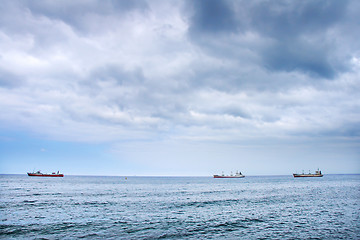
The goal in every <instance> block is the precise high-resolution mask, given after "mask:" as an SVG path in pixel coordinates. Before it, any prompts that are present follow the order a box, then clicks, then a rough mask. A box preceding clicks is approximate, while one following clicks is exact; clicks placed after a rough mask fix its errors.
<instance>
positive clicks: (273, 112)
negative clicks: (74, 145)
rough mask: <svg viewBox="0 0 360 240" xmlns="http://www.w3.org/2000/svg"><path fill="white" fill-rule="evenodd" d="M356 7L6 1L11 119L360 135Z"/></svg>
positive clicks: (42, 126) (200, 132)
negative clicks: (354, 21)
mask: <svg viewBox="0 0 360 240" xmlns="http://www.w3.org/2000/svg"><path fill="white" fill-rule="evenodd" d="M354 4H355V5H356V3H354V2H353V1H343V2H323V1H316V2H313V1H295V2H289V1H280V2H276V3H271V4H270V3H268V2H264V1H254V2H251V3H250V2H247V1H239V2H238V1H206V2H194V1H189V2H182V1H174V2H171V3H169V2H167V1H159V2H154V1H148V2H147V1H132V2H131V3H126V2H122V1H121V2H117V1H114V2H112V1H108V2H106V3H102V2H98V1H90V2H82V1H80V2H75V3H73V2H52V1H42V2H32V1H5V2H4V4H3V5H2V7H1V9H0V10H1V14H0V15H1V17H0V18H1V24H0V38H1V40H2V41H1V44H0V50H1V51H0V52H1V58H0V69H1V70H0V100H1V101H0V107H1V109H3V112H6V114H3V115H1V116H0V122H1V123H2V125H3V126H7V127H9V128H12V129H17V128H22V129H27V130H28V131H30V132H35V133H37V134H39V135H42V136H47V137H49V138H52V139H61V140H68V141H95V142H96V141H105V142H106V141H113V142H116V141H126V140H130V141H136V140H138V141H151V140H154V139H156V140H157V141H160V140H164V139H171V140H174V141H175V140H176V141H190V140H191V141H222V142H239V141H244V139H253V138H258V139H262V137H267V138H278V137H279V138H296V137H299V136H305V137H310V136H316V137H318V136H324V137H326V138H328V137H329V136H333V137H336V138H337V137H348V138H353V139H355V138H357V137H358V136H359V135H358V134H359V131H358V129H359V120H358V119H360V116H359V114H360V113H359V111H358V110H357V109H359V105H360V103H359V101H358V100H357V92H358V91H355V89H359V82H358V76H359V72H360V66H359V64H357V62H358V61H357V60H356V59H359V57H360V53H359V51H358V50H357V49H358V47H359V44H358V43H357V38H356V37H355V36H357V33H356V32H360V31H357V30H359V29H358V26H357V25H356V24H354V23H353V20H354V19H356V18H355V17H354V16H355V15H356V13H358V12H357V11H356V9H354V7H351V6H353V5H354ZM189 9H190V10H189ZM350 30H351V31H354V33H352V32H349V31H350ZM348 32H349V35H347V34H344V33H348ZM15 119H16V121H15ZM339 129H341V130H339ZM159 139H160V140H159Z"/></svg>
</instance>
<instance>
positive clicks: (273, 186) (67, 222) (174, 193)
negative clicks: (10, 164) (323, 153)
mask: <svg viewBox="0 0 360 240" xmlns="http://www.w3.org/2000/svg"><path fill="white" fill-rule="evenodd" d="M0 196H1V197H0V238H3V239H36V238H43V239H60V238H61V239H64V238H65V239H77V238H86V239H267V238H277V239H279V238H281V239H329V238H330V239H331V238H333V239H334V238H336V239H360V214H359V213H360V175H325V176H324V177H323V178H296V179H295V178H293V177H292V176H261V177H246V178H243V179H213V178H210V177H127V179H125V177H84V176H82V177H80V176H65V177H64V178H37V177H28V176H26V175H0Z"/></svg>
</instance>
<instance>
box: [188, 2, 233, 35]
mask: <svg viewBox="0 0 360 240" xmlns="http://www.w3.org/2000/svg"><path fill="white" fill-rule="evenodd" d="M191 3H193V4H194V10H195V14H194V15H193V16H192V25H191V30H190V31H192V32H193V33H194V34H196V32H198V31H200V32H205V33H206V32H208V33H217V32H229V31H230V32H232V31H235V30H236V29H237V25H238V23H237V22H236V19H235V13H234V12H233V11H232V9H231V6H230V5H229V4H228V2H227V1H217V0H208V1H191Z"/></svg>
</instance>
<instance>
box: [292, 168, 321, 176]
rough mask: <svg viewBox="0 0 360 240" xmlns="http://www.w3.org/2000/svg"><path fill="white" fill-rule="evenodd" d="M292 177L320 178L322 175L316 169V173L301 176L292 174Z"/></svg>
mask: <svg viewBox="0 0 360 240" xmlns="http://www.w3.org/2000/svg"><path fill="white" fill-rule="evenodd" d="M293 176H294V177H322V176H323V174H322V173H321V171H320V170H319V169H318V170H317V171H315V173H310V172H309V173H302V174H297V173H293Z"/></svg>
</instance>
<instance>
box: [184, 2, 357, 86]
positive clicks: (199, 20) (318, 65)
mask: <svg viewBox="0 0 360 240" xmlns="http://www.w3.org/2000/svg"><path fill="white" fill-rule="evenodd" d="M191 3H192V4H193V9H194V10H193V16H192V17H190V31H189V34H190V36H191V39H192V40H193V42H195V43H198V44H199V45H200V46H202V47H206V48H207V50H208V51H210V52H212V53H213V54H216V55H222V56H223V57H227V56H231V57H234V56H232V54H234V53H236V52H237V49H236V48H242V49H244V48H245V49H248V50H249V51H252V52H255V53H256V54H258V55H259V57H260V59H261V60H262V61H261V62H262V64H263V66H264V67H265V68H267V69H268V70H270V71H287V72H291V71H298V72H303V73H305V74H310V75H314V76H318V77H322V78H327V79H331V78H334V77H335V76H336V74H338V73H339V72H342V71H344V70H346V64H347V61H348V59H342V60H341V61H336V60H334V59H335V58H336V57H337V56H336V55H337V54H338V51H341V50H342V49H341V46H339V44H346V36H339V35H337V36H336V37H338V38H344V39H342V40H344V41H345V42H344V43H343V42H339V41H334V39H332V36H331V35H329V31H330V30H332V29H336V28H338V27H339V25H340V26H341V24H343V23H344V18H345V17H346V14H347V11H348V10H349V9H348V6H349V4H348V1H275V2H273V1H271V2H269V1H252V2H248V1H234V2H230V1H215V3H214V2H212V1H211V2H209V3H208V2H207V1H200V2H196V3H194V2H193V1H192V2H190V4H191ZM217 5H219V6H217ZM215 8H218V9H219V10H218V11H215V10H214V9H215ZM221 26H222V27H221ZM357 28H359V27H358V26H357ZM358 30H360V29H358ZM219 32H220V33H222V35H217V33H219ZM245 32H254V33H256V34H259V36H260V37H262V38H263V39H268V42H267V43H266V44H265V45H262V46H253V45H251V44H248V45H247V46H246V45H237V39H241V38H242V37H243V36H244V35H243V34H244V33H245ZM234 33H236V34H237V38H236V37H234ZM209 34H212V36H211V37H206V38H205V37H203V36H207V35H209ZM224 34H227V35H228V38H225V37H224ZM349 34H352V33H349ZM229 47H231V48H233V51H232V52H231V51H229ZM353 50H355V49H353ZM231 53H232V54H231ZM334 55H335V57H334ZM235 57H236V56H235ZM239 58H241V56H239Z"/></svg>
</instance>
